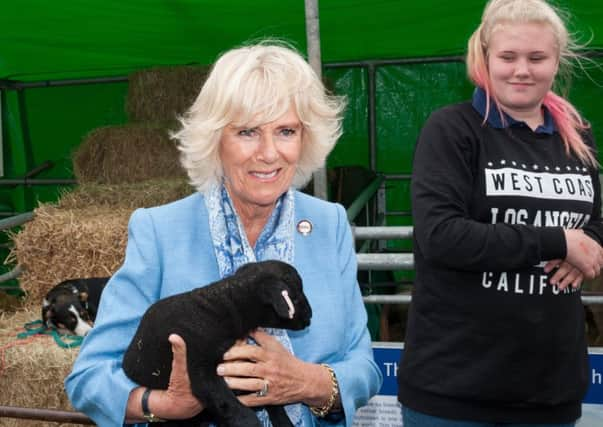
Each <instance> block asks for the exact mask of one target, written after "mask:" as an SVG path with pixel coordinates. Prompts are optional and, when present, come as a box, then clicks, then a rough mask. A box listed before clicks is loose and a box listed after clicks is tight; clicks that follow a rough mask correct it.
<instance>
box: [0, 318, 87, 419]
mask: <svg viewBox="0 0 603 427" xmlns="http://www.w3.org/2000/svg"><path fill="white" fill-rule="evenodd" d="M39 317H40V313H39V311H31V310H22V311H18V312H16V313H13V314H10V315H7V314H0V390H2V393H0V405H3V406H21V407H27V408H40V409H59V410H65V411H73V410H74V409H73V407H72V406H71V404H70V403H69V400H68V399H67V394H66V393H65V390H64V387H63V380H64V378H65V377H66V376H67V375H68V374H69V372H71V368H72V366H73V362H74V361H75V358H76V357H77V354H78V351H79V350H78V348H75V349H63V348H61V347H59V346H58V345H57V344H56V343H55V342H54V340H53V339H52V337H50V336H47V335H34V336H31V337H29V338H26V339H18V338H17V334H18V333H20V332H23V331H24V329H23V325H25V324H26V323H28V322H31V321H33V320H37V319H39ZM58 425H61V426H68V425H69V426H70V425H75V424H58V423H54V422H42V421H28V420H19V419H14V418H0V426H2V427H56V426H58Z"/></svg>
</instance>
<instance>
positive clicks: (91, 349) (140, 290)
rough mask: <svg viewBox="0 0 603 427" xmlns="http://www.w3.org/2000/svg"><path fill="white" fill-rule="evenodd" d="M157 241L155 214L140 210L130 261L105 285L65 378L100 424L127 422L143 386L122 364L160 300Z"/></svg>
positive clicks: (132, 227) (76, 402)
mask: <svg viewBox="0 0 603 427" xmlns="http://www.w3.org/2000/svg"><path fill="white" fill-rule="evenodd" d="M155 245H156V243H155V237H154V231H153V225H152V223H151V220H150V216H149V215H148V214H147V213H146V212H145V211H144V210H137V211H135V212H134V214H133V215H132V217H131V218H130V223H129V226H128V244H127V248H126V256H125V261H124V264H123V266H122V267H121V268H120V269H119V270H118V271H117V272H116V273H115V275H114V276H113V277H112V278H111V280H110V281H109V283H108V284H107V286H106V288H105V289H104V290H103V295H102V298H101V303H100V307H99V311H98V315H97V318H96V321H95V325H94V328H92V330H91V332H90V334H89V335H88V336H86V338H85V339H84V342H83V344H82V347H81V349H80V353H79V355H78V358H77V360H76V362H75V364H74V366H73V370H72V372H71V374H70V375H69V376H68V377H67V378H66V380H65V388H66V391H67V395H68V397H69V399H70V401H71V403H72V404H73V406H74V407H75V408H76V409H78V410H80V411H82V412H84V413H85V414H86V415H88V416H89V417H90V418H92V419H93V420H94V422H95V423H97V424H98V425H99V426H100V427H105V426H107V427H109V426H117V425H122V424H123V423H124V419H125V413H126V405H127V402H128V396H129V394H130V391H131V390H132V389H133V388H135V387H136V386H137V384H135V383H134V382H133V381H131V380H130V379H129V378H128V377H127V376H126V375H125V373H124V371H123V369H122V367H121V363H122V358H123V354H124V352H125V350H126V349H127V346H128V344H129V343H130V341H131V339H132V337H133V335H134V333H135V331H136V328H137V327H138V323H139V321H140V318H141V317H142V315H143V313H144V311H145V310H146V309H147V307H148V306H149V305H150V304H151V303H152V302H154V301H155V300H157V299H158V295H159V284H160V280H159V278H160V263H159V260H158V256H157V249H156V246H155Z"/></svg>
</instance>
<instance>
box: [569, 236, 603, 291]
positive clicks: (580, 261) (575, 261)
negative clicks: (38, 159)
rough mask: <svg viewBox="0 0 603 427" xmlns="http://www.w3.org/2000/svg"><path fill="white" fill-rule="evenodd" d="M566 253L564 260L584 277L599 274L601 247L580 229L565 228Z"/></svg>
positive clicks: (602, 257) (593, 276)
mask: <svg viewBox="0 0 603 427" xmlns="http://www.w3.org/2000/svg"><path fill="white" fill-rule="evenodd" d="M565 241H566V244H567V255H566V257H565V261H567V262H568V263H570V264H571V265H573V266H574V267H575V268H577V269H578V270H580V272H581V273H582V274H583V275H584V278H586V279H594V278H595V277H597V276H598V275H599V274H601V268H602V267H603V248H601V245H599V243H597V242H596V241H594V240H593V239H591V238H590V237H589V236H588V235H586V234H585V233H584V232H583V231H582V230H577V229H570V230H565Z"/></svg>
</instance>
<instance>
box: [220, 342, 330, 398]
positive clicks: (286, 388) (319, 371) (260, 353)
mask: <svg viewBox="0 0 603 427" xmlns="http://www.w3.org/2000/svg"><path fill="white" fill-rule="evenodd" d="M251 337H252V338H253V339H254V340H255V341H256V342H257V343H258V345H251V344H247V343H244V342H237V343H236V344H235V345H234V346H232V347H231V348H230V349H229V350H228V351H227V352H226V353H224V363H221V364H220V365H219V366H218V368H217V373H218V375H221V376H222V377H224V380H225V381H226V383H227V384H228V386H229V387H230V388H231V389H233V390H241V391H246V392H249V393H247V394H242V395H240V396H239V400H240V401H241V403H243V404H244V405H246V406H262V405H282V404H289V403H296V402H303V403H306V404H307V405H311V406H319V405H322V404H324V402H326V400H327V399H328V398H329V396H330V393H331V379H330V374H329V372H328V371H327V369H326V368H324V367H323V366H320V365H316V364H312V363H306V362H304V361H302V360H300V359H298V358H296V357H295V356H293V355H292V354H291V353H289V351H287V349H286V348H284V347H283V346H282V344H281V343H280V342H279V341H278V340H277V339H276V338H275V337H273V336H272V335H269V334H267V333H266V332H263V331H255V332H253V333H252V334H251ZM265 382H267V384H268V391H267V393H266V395H265V396H258V395H257V393H258V392H259V391H261V390H262V388H264V384H265Z"/></svg>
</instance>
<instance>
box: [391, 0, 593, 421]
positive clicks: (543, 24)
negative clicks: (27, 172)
mask: <svg viewBox="0 0 603 427" xmlns="http://www.w3.org/2000/svg"><path fill="white" fill-rule="evenodd" d="M572 44H573V43H572V41H571V39H570V36H569V34H568V31H567V29H566V27H565V25H564V23H563V21H562V19H561V18H560V16H559V13H558V12H556V11H555V9H554V8H553V7H551V5H549V4H548V3H547V2H546V1H544V0H491V1H490V2H488V3H487V5H486V7H485V10H484V13H483V16H482V21H481V23H480V25H479V27H478V28H477V29H476V31H475V32H474V33H473V35H472V36H471V38H470V40H469V45H468V54H467V68H468V74H469V77H470V79H471V80H472V81H473V82H474V84H475V85H476V90H475V92H474V95H473V99H472V100H471V101H470V102H465V103H461V104H456V105H450V106H447V107H444V108H442V109H440V110H438V111H436V112H434V113H433V114H432V115H431V116H430V118H429V119H428V121H427V122H426V124H425V126H424V127H423V129H422V131H421V134H420V137H419V140H418V142H417V146H416V152H415V158H414V167H413V180H412V208H413V217H414V232H415V241H414V255H415V268H416V281H415V287H414V290H413V300H412V305H411V308H410V314H409V323H408V327H407V332H406V341H405V349H404V355H403V357H402V361H401V367H400V371H399V376H398V382H399V393H398V398H399V400H400V402H401V403H402V405H403V417H404V426H405V427H419V426H420V427H495V426H509V427H518V426H528V425H529V426H532V427H533V426H548V427H552V426H555V427H568V426H573V425H574V424H575V422H576V420H577V419H578V418H579V417H580V415H581V401H582V398H583V397H584V394H585V392H586V389H587V386H588V379H589V376H588V359H587V347H586V341H585V336H584V310H583V307H582V303H581V298H580V286H581V283H582V281H583V280H584V279H585V278H594V277H595V276H598V275H599V274H600V272H601V267H602V266H603V249H602V248H601V243H602V241H603V224H602V221H601V188H600V182H599V175H598V163H597V159H596V155H595V148H596V146H595V142H594V140H593V135H592V133H591V131H590V127H589V125H588V123H587V122H586V121H585V120H584V119H583V118H582V117H581V116H580V114H579V113H578V112H577V110H576V108H574V107H573V106H572V105H571V104H570V103H569V102H568V101H567V100H566V99H564V98H563V97H561V96H559V95H558V94H556V93H555V92H554V91H553V83H554V82H555V79H556V77H557V75H558V74H559V72H564V71H563V70H564V69H565V67H567V66H568V65H569V61H570V60H571V59H572V57H573V56H575V54H574V53H573V52H572Z"/></svg>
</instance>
